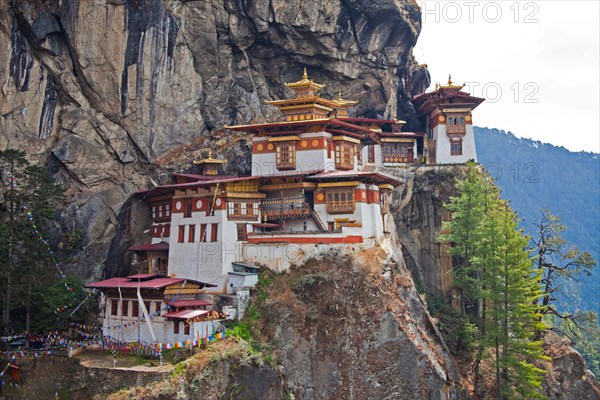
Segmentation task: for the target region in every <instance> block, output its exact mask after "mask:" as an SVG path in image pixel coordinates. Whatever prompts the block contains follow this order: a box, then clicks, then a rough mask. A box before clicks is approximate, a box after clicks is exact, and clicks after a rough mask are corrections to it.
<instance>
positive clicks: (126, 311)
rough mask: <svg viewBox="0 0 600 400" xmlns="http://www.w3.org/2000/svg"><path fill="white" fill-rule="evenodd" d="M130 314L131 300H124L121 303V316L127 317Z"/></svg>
mask: <svg viewBox="0 0 600 400" xmlns="http://www.w3.org/2000/svg"><path fill="white" fill-rule="evenodd" d="M128 314H129V300H123V303H121V316H123V317H127V316H128Z"/></svg>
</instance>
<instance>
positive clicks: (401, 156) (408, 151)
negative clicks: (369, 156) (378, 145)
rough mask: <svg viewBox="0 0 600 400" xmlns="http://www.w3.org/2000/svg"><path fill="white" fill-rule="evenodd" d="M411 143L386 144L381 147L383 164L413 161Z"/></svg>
mask: <svg viewBox="0 0 600 400" xmlns="http://www.w3.org/2000/svg"><path fill="white" fill-rule="evenodd" d="M412 146H413V144H412V143H386V144H384V145H383V148H382V153H383V162H384V163H405V162H412V161H413V149H412Z"/></svg>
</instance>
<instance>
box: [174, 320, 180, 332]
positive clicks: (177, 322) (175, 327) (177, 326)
mask: <svg viewBox="0 0 600 400" xmlns="http://www.w3.org/2000/svg"><path fill="white" fill-rule="evenodd" d="M173 333H174V334H176V335H177V334H179V321H173Z"/></svg>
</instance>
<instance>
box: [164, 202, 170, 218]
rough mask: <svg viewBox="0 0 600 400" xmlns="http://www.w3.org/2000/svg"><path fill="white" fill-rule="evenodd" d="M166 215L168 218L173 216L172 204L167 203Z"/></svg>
mask: <svg viewBox="0 0 600 400" xmlns="http://www.w3.org/2000/svg"><path fill="white" fill-rule="evenodd" d="M165 217H166V218H169V217H171V205H170V204H165Z"/></svg>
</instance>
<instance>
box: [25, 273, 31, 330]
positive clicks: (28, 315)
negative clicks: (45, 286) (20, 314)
mask: <svg viewBox="0 0 600 400" xmlns="http://www.w3.org/2000/svg"><path fill="white" fill-rule="evenodd" d="M25 334H27V335H30V334H31V280H29V279H28V280H27V297H26V298H25Z"/></svg>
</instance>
